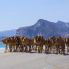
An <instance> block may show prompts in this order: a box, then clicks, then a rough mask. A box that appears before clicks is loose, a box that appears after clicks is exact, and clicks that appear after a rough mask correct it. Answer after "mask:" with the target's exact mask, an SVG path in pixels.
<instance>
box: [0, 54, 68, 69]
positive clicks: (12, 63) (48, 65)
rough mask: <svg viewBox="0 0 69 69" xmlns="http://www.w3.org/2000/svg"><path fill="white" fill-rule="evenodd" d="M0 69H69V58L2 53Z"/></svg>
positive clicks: (52, 55)
mask: <svg viewBox="0 0 69 69" xmlns="http://www.w3.org/2000/svg"><path fill="white" fill-rule="evenodd" d="M0 69H69V56H68V55H67V56H63V55H55V54H48V55H47V54H37V53H0Z"/></svg>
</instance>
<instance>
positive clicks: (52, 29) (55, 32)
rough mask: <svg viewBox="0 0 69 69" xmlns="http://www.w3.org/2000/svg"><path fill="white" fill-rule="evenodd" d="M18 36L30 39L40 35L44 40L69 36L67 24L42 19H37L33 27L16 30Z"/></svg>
mask: <svg viewBox="0 0 69 69" xmlns="http://www.w3.org/2000/svg"><path fill="white" fill-rule="evenodd" d="M16 34H17V35H19V36H26V37H29V38H32V37H34V36H36V35H42V36H44V37H45V38H48V37H51V36H65V35H68V34H69V23H65V22H62V21H58V22H56V23H54V22H50V21H47V20H44V19H39V20H38V21H37V22H36V23H35V24H34V25H32V26H28V27H21V28H19V29H17V30H16Z"/></svg>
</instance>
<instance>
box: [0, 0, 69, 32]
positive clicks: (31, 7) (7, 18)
mask: <svg viewBox="0 0 69 69" xmlns="http://www.w3.org/2000/svg"><path fill="white" fill-rule="evenodd" d="M38 19H45V20H49V21H53V22H56V21H58V20H61V21H65V22H69V0H0V31H5V30H11V29H17V28H19V27H23V26H30V25H33V24H35V23H36V21H37V20H38Z"/></svg>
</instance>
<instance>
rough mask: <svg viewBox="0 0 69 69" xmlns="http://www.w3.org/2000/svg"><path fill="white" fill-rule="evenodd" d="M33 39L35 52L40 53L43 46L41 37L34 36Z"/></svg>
mask: <svg viewBox="0 0 69 69" xmlns="http://www.w3.org/2000/svg"><path fill="white" fill-rule="evenodd" d="M33 39H34V45H36V50H37V51H38V53H42V50H43V45H44V38H43V36H36V37H34V38H33Z"/></svg>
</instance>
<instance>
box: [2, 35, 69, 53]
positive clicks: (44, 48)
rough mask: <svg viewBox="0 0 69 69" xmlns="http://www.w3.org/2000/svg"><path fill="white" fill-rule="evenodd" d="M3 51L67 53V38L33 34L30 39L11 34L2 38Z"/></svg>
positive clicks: (68, 51)
mask: <svg viewBox="0 0 69 69" xmlns="http://www.w3.org/2000/svg"><path fill="white" fill-rule="evenodd" d="M2 42H3V43H4V44H5V52H30V53H32V52H36V53H47V54H68V53H69V38H63V37H55V36H53V37H50V38H48V39H44V38H43V36H35V37H33V38H32V39H30V38H27V37H23V36H13V37H8V38H5V39H4V40H2Z"/></svg>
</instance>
